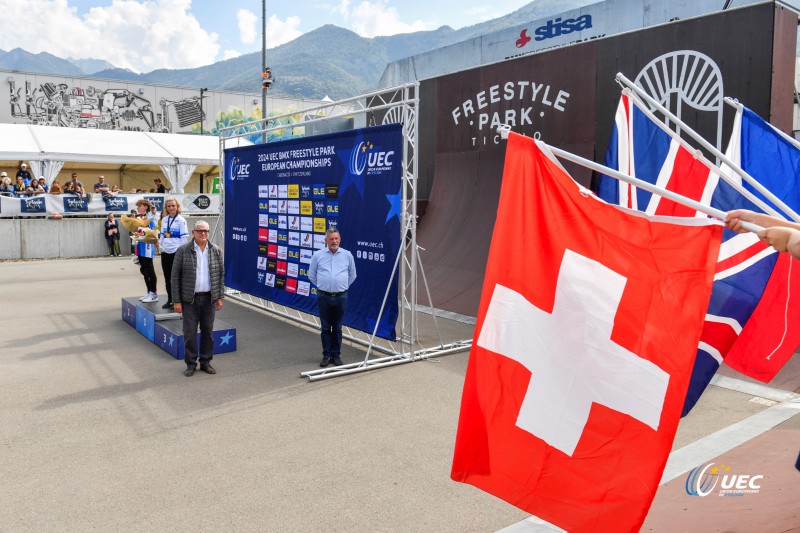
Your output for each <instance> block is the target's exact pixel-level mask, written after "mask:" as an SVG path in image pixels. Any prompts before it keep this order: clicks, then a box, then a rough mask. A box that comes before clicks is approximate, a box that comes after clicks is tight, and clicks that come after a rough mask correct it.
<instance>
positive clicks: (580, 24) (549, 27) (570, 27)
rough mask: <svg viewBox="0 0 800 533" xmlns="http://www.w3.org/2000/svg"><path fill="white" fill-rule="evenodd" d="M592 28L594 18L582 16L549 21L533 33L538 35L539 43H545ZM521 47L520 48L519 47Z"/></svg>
mask: <svg viewBox="0 0 800 533" xmlns="http://www.w3.org/2000/svg"><path fill="white" fill-rule="evenodd" d="M591 27H592V16H591V15H581V16H580V17H577V18H574V19H564V20H561V19H560V18H557V19H553V20H548V21H547V23H546V24H545V25H544V26H539V27H538V28H536V30H535V31H534V32H533V33H534V34H536V37H534V38H535V39H536V40H537V41H544V40H545V39H552V38H554V37H558V36H560V35H567V34H569V33H572V32H574V31H581V30H588V29H589V28H591ZM518 47H519V46H518Z"/></svg>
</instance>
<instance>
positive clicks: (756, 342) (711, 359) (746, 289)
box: [596, 94, 800, 416]
mask: <svg viewBox="0 0 800 533" xmlns="http://www.w3.org/2000/svg"><path fill="white" fill-rule="evenodd" d="M742 117H744V118H742ZM756 119H758V121H760V122H761V123H763V121H762V120H761V119H759V118H758V117H757V116H756V115H755V114H753V113H752V112H749V110H748V112H746V113H742V114H737V121H736V125H735V127H734V132H733V135H732V137H731V142H730V144H729V148H728V154H727V155H728V156H729V157H731V159H732V160H733V161H734V162H737V161H739V162H740V165H741V166H742V168H744V169H745V170H746V171H748V173H750V174H751V175H753V176H754V177H755V178H756V179H757V180H758V181H759V182H760V183H761V184H762V185H763V186H764V187H766V188H767V189H768V190H771V191H773V192H775V193H776V194H777V195H778V196H779V197H780V198H781V199H782V200H783V201H784V202H786V203H787V204H788V205H790V206H800V197H798V192H797V191H796V190H795V189H796V186H795V182H796V181H797V178H798V177H797V175H796V174H795V173H794V172H793V171H792V172H786V173H776V172H775V165H773V161H772V157H771V156H768V155H765V154H766V153H771V152H772V151H768V152H765V150H767V147H764V146H761V144H762V143H763V142H764V138H765V136H764V133H765V131H767V130H765V129H764V128H761V130H760V133H761V138H760V140H759V138H758V137H754V136H747V137H745V136H744V134H747V133H751V132H752V130H753V127H752V125H751V124H752V123H755V120H756ZM745 121H746V122H745ZM764 124H766V123H764ZM766 126H767V127H769V130H771V126H769V125H768V124H766ZM665 128H666V127H664V129H665ZM664 129H662V127H660V126H659V125H658V124H657V123H656V122H655V121H654V119H652V118H651V117H649V116H648V115H647V114H646V113H645V112H644V111H643V110H642V109H640V108H639V107H638V105H637V103H636V102H635V101H634V100H633V99H632V98H630V97H629V96H627V95H625V94H623V95H622V98H621V100H620V104H619V106H618V108H617V113H616V117H615V124H614V131H613V133H612V137H611V141H610V142H609V147H608V151H607V152H606V161H605V163H606V166H608V167H610V168H613V169H616V170H620V171H621V172H624V173H627V174H628V175H631V176H634V177H636V178H639V179H641V180H644V181H647V182H650V183H654V184H657V185H658V186H660V187H662V188H665V189H667V190H671V191H674V192H677V193H679V194H682V195H684V196H687V197H689V198H692V199H694V200H697V201H700V202H702V203H704V204H706V205H711V206H712V207H715V208H717V209H720V210H722V211H730V210H732V209H737V208H744V209H751V210H755V211H761V209H760V208H758V207H756V206H755V205H754V204H753V203H752V202H750V201H749V200H747V199H746V198H745V197H744V196H742V194H741V193H740V192H738V191H736V190H735V189H734V188H733V187H732V186H731V185H729V184H728V183H726V182H725V181H723V180H721V179H720V178H719V169H717V168H716V167H714V166H713V165H711V164H710V163H708V162H707V161H706V160H704V159H703V158H701V157H695V152H694V150H693V149H692V148H691V147H689V146H688V145H687V144H685V143H682V142H681V141H680V140H678V139H676V138H675V137H674V136H672V135H670V134H668V133H667V132H666V131H664ZM772 135H773V136H774V135H777V134H775V133H774V132H772ZM759 150H760V153H759ZM794 151H795V152H797V153H798V154H800V151H797V150H796V149H794ZM743 154H746V155H747V157H740V156H741V155H743ZM764 161H769V162H768V164H769V167H768V168H769V172H763V173H762V172H759V171H757V170H754V169H757V167H763V166H764ZM799 162H800V160H798V161H795V162H794V164H795V165H797V164H798V163H799ZM791 164H792V162H791V161H790V162H789V163H787V165H788V166H787V169H791V168H798V167H797V166H795V167H791ZM757 174H758V175H757ZM739 182H741V179H739ZM741 186H742V187H743V188H745V189H747V190H750V192H753V193H754V194H756V196H759V197H761V195H759V194H758V193H755V191H754V190H753V188H752V187H750V186H749V185H747V184H746V183H744V184H741ZM596 190H597V194H598V196H600V197H601V198H603V199H604V200H606V201H607V202H609V203H614V204H618V205H622V206H625V207H628V208H631V209H638V210H641V211H646V212H647V213H650V214H656V215H673V216H705V215H704V214H702V213H697V212H695V211H693V210H691V209H690V208H687V207H684V206H680V205H678V204H676V203H674V202H672V201H670V200H666V199H664V198H662V197H660V196H658V195H654V194H651V193H649V192H647V191H644V190H641V189H637V188H635V187H633V186H631V185H629V184H627V183H624V182H620V181H618V180H616V179H613V178H610V177H608V176H600V178H599V179H598V182H597V187H596ZM776 191H778V192H776ZM780 192H783V193H784V194H783V195H781V194H780ZM791 196H794V198H791ZM761 198H762V199H763V197H761ZM793 208H794V207H793ZM784 255H787V254H784ZM790 266H791V259H790V258H788V257H786V258H783V257H781V258H780V260H779V254H777V253H776V252H775V250H773V249H772V248H769V247H768V246H767V245H766V244H764V243H762V242H761V241H759V240H758V237H757V236H756V235H755V234H752V233H746V234H736V233H733V232H730V231H727V230H726V231H725V235H724V237H723V244H722V247H721V249H720V255H719V261H718V263H717V269H716V273H715V276H714V288H713V291H712V293H711V300H710V302H709V308H708V312H707V314H706V320H705V324H704V328H703V334H702V336H701V340H700V344H699V346H698V350H697V357H696V359H695V364H694V370H693V373H692V378H691V381H690V384H689V390H688V391H687V395H686V403H685V405H684V409H683V415H684V416H685V415H686V414H687V413H688V412H689V411H690V410H691V408H692V407H693V406H694V404H695V403H696V402H697V400H698V399H699V397H700V395H701V394H702V393H703V391H704V390H705V388H706V387H707V386H708V383H709V382H710V380H711V378H712V377H713V375H714V373H715V372H716V371H717V369H718V368H719V365H720V364H721V363H722V361H723V360H726V361H727V362H728V363H729V364H730V362H731V361H730V360H728V359H727V358H726V357H727V356H728V354H736V357H735V358H734V359H733V360H735V361H737V362H740V361H742V363H741V364H737V365H736V366H734V368H736V369H737V370H739V371H741V372H743V373H744V374H746V375H749V376H751V377H754V378H756V379H760V380H762V381H769V379H771V378H772V376H774V374H775V373H777V371H778V370H779V369H780V366H782V365H783V363H785V361H786V360H788V358H789V357H790V356H791V354H792V353H793V352H794V349H795V348H796V347H797V344H798V343H799V342H800V331H793V330H791V328H790V326H791V322H788V323H787V321H785V320H784V318H783V316H782V315H783V314H784V311H786V310H787V309H788V308H787V306H786V305H776V304H780V303H781V302H782V301H783V302H786V301H788V296H789V291H788V285H789V283H788V282H789V279H790V278H789V270H788V267H790ZM794 270H795V272H797V273H798V274H800V269H798V268H795V269H794ZM795 286H798V287H800V281H798V282H797V284H796V285H795ZM767 294H769V295H770V298H769V301H767V300H763V299H762V297H764V296H765V295H767ZM762 300H763V301H762ZM760 302H762V304H761V305H760ZM794 307H797V306H794ZM757 308H758V309H761V312H759V316H761V315H763V316H761V318H759V320H757V321H755V322H754V323H753V324H750V319H751V317H752V316H753V314H754V312H755V311H756V310H757ZM768 309H770V310H768ZM777 311H780V313H781V317H780V320H777V318H778V317H776V316H775V313H776V312H777ZM768 316H769V318H767V317H768ZM794 324H795V325H797V324H800V321H798V320H795V322H794ZM794 330H800V327H797V326H796V327H795V328H794ZM781 339H782V340H781ZM776 346H777V347H778V348H777V350H778V352H780V354H778V355H775V354H772V355H771V356H770V357H771V359H772V358H774V360H771V361H770V362H769V364H768V366H769V367H770V370H769V371H766V372H765V371H764V370H763V368H761V367H763V366H764V365H752V364H750V363H752V360H753V358H754V357H758V354H764V356H766V354H771V353H772V352H773V351H774V350H776ZM745 347H746V350H745ZM787 352H788V355H787ZM776 353H777V352H776ZM744 361H749V362H748V363H744ZM778 362H780V365H779V366H777V368H775V367H776V363H778Z"/></svg>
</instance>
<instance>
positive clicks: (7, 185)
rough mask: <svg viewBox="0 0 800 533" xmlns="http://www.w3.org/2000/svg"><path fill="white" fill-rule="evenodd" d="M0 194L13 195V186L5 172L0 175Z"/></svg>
mask: <svg viewBox="0 0 800 533" xmlns="http://www.w3.org/2000/svg"><path fill="white" fill-rule="evenodd" d="M0 196H14V186H13V185H11V178H9V177H8V174H6V173H5V172H3V174H2V175H0Z"/></svg>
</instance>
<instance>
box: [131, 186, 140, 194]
mask: <svg viewBox="0 0 800 533" xmlns="http://www.w3.org/2000/svg"><path fill="white" fill-rule="evenodd" d="M137 192H139V191H137V190H136V187H134V188H133V189H131V194H136V193H137Z"/></svg>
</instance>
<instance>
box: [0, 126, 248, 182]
mask: <svg viewBox="0 0 800 533" xmlns="http://www.w3.org/2000/svg"><path fill="white" fill-rule="evenodd" d="M0 140H2V142H0V159H19V160H27V161H30V162H31V166H32V167H34V168H33V170H34V171H38V172H37V174H40V175H45V177H46V178H47V181H48V183H50V182H52V180H53V178H54V177H55V176H56V175H57V174H58V170H55V172H54V173H53V172H52V170H51V169H56V167H57V168H58V169H60V168H61V166H62V165H63V164H64V162H67V161H70V162H82V163H108V164H119V165H129V164H143V165H157V166H160V167H161V169H162V171H163V172H164V175H165V176H166V177H167V179H168V180H169V182H170V184H171V185H172V186H173V188H174V189H176V190H177V192H183V187H184V186H185V185H186V183H187V182H188V180H189V178H190V177H191V175H192V172H193V171H194V169H195V168H196V167H197V166H198V165H213V166H219V165H220V153H219V138H217V137H215V136H212V135H177V134H169V133H150V132H141V131H116V130H91V129H84V128H62V127H53V126H32V125H27V124H0ZM230 142H231V143H234V144H232V146H234V145H235V146H243V145H249V144H250V143H249V142H248V141H247V140H244V139H232V140H231V141H230ZM226 144H228V143H227V142H226ZM40 169H41V170H40ZM45 169H47V171H46V170H45Z"/></svg>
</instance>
